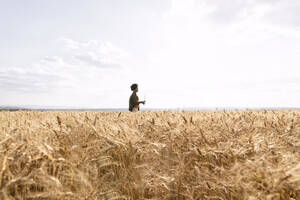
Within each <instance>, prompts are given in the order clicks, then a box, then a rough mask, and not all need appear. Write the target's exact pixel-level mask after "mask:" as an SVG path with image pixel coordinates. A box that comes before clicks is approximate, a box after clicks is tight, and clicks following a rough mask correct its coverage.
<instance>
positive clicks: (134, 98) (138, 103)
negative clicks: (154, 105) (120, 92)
mask: <svg viewBox="0 0 300 200" xmlns="http://www.w3.org/2000/svg"><path fill="white" fill-rule="evenodd" d="M140 103H142V104H145V101H138V97H137V95H136V94H135V96H134V97H133V104H134V105H137V106H138V105H140Z"/></svg>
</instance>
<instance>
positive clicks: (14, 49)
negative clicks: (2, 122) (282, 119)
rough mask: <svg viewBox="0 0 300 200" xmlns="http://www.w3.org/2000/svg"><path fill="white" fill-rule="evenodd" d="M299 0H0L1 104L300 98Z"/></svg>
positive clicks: (198, 103) (208, 103) (186, 103)
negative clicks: (136, 90)
mask: <svg viewBox="0 0 300 200" xmlns="http://www.w3.org/2000/svg"><path fill="white" fill-rule="evenodd" d="M299 10H300V1H299V0H226V1H224V0H126V1H124V0H106V1H104V0H85V1H82V0H44V1H40V0H26V1H25V0H24V1H20V0H0V105H12V106H17V105H38V106H75V107H99V108H121V107H122V108H126V107H128V99H129V96H130V94H131V91H130V85H131V84H132V83H138V84H139V89H140V92H139V93H138V95H139V97H140V99H144V97H146V101H147V104H146V105H145V106H143V107H145V108H153V107H160V108H170V107H174V108H179V107H180V108H184V107H227V106H229V107H248V108H250V107H300V12H299Z"/></svg>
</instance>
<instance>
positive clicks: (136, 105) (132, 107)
mask: <svg viewBox="0 0 300 200" xmlns="http://www.w3.org/2000/svg"><path fill="white" fill-rule="evenodd" d="M130 88H131V91H132V94H131V96H130V98H129V111H131V112H137V111H139V110H140V104H141V103H142V104H145V103H146V101H139V97H138V96H137V95H136V93H137V92H138V91H139V89H138V84H136V83H134V84H132V85H131V86H130Z"/></svg>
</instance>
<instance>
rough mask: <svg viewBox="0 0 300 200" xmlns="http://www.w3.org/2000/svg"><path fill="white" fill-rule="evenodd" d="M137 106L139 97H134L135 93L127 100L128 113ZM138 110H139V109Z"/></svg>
mask: <svg viewBox="0 0 300 200" xmlns="http://www.w3.org/2000/svg"><path fill="white" fill-rule="evenodd" d="M138 105H139V97H138V96H137V95H136V92H133V93H132V94H131V96H130V98H129V111H131V112H132V110H133V108H134V106H138ZM138 110H140V108H139V107H138Z"/></svg>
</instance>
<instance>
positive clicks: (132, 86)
mask: <svg viewBox="0 0 300 200" xmlns="http://www.w3.org/2000/svg"><path fill="white" fill-rule="evenodd" d="M137 87H138V84H136V83H134V84H132V85H131V86H130V88H131V90H132V91H133V90H135V89H136V88H137Z"/></svg>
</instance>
